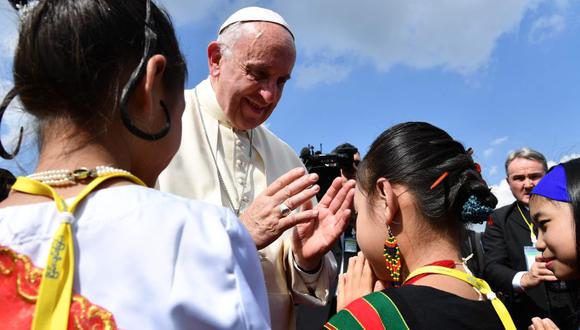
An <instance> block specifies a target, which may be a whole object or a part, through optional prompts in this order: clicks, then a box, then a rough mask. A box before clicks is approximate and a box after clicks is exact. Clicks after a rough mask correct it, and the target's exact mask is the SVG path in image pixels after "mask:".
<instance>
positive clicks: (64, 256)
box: [12, 173, 145, 330]
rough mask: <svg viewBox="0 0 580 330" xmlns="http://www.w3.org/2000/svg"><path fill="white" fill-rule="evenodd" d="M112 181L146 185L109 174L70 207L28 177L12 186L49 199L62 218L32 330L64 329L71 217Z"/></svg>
mask: <svg viewBox="0 0 580 330" xmlns="http://www.w3.org/2000/svg"><path fill="white" fill-rule="evenodd" d="M111 178H126V179H129V180H131V181H133V182H135V183H137V184H139V185H143V186H144V185H145V184H144V183H143V181H141V180H139V178H137V177H136V176H134V175H132V174H129V173H110V174H107V175H104V176H101V177H98V178H95V179H94V180H93V181H91V182H90V183H89V184H88V185H87V186H86V187H85V188H84V189H83V190H82V191H81V192H80V194H79V195H78V196H76V197H75V199H74V201H73V203H72V204H71V205H70V206H69V205H67V203H66V201H65V200H64V199H63V198H62V197H60V196H59V195H58V193H57V192H56V191H55V190H54V189H53V188H52V187H50V186H49V185H47V184H44V183H42V182H39V181H36V180H33V179H30V178H27V177H18V178H17V179H16V182H15V183H14V185H13V186H12V189H14V190H16V191H20V192H23V193H27V194H33V195H42V196H47V197H51V198H52V199H54V201H55V203H56V207H57V209H58V211H59V212H60V215H61V216H62V219H61V224H60V225H59V226H58V228H57V230H56V233H55V234H54V237H53V239H52V245H51V248H50V253H49V256H48V261H47V262H46V268H45V270H44V272H43V274H42V282H41V283H40V289H39V291H38V298H37V301H36V310H35V312H34V319H33V322H32V329H34V330H40V329H41V330H49V329H67V326H68V317H69V309H70V303H71V299H72V287H73V279H74V269H75V265H74V260H75V258H74V240H73V235H72V226H71V222H72V221H74V216H73V215H72V214H73V213H74V211H75V209H76V207H77V205H78V204H79V203H80V202H81V201H82V200H83V199H84V198H85V197H86V196H87V195H89V194H90V193H91V192H92V191H93V190H94V189H95V188H96V187H97V186H98V185H99V184H101V183H103V182H104V181H106V180H109V179H111Z"/></svg>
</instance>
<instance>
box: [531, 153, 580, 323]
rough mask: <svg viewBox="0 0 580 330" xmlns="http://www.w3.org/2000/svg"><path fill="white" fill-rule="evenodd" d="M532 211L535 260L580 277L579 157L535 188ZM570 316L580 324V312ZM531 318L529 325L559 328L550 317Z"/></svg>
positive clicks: (568, 275)
mask: <svg viewBox="0 0 580 330" xmlns="http://www.w3.org/2000/svg"><path fill="white" fill-rule="evenodd" d="M530 214H531V215H532V219H533V221H534V223H535V224H536V226H537V228H538V234H539V235H538V241H537V243H536V248H537V249H538V250H539V251H540V252H541V255H538V256H537V257H536V261H537V262H544V263H546V268H547V269H548V270H550V271H552V272H553V273H554V275H555V276H556V277H557V278H558V279H560V280H567V281H573V282H575V281H577V280H580V267H579V266H580V250H579V248H580V226H579V222H580V158H578V159H573V160H571V161H568V162H566V163H562V164H559V165H557V166H554V167H553V168H552V169H551V170H550V171H549V172H548V173H547V174H546V176H545V177H544V178H543V179H542V180H541V181H540V182H539V183H538V185H537V186H536V187H535V188H534V190H533V191H532V196H531V198H530ZM571 284H572V285H575V283H571ZM577 298H578V297H577ZM576 305H578V304H576ZM570 317H572V318H575V319H576V322H575V323H576V324H578V325H580V317H579V315H578V312H576V313H574V314H573V315H571V316H570ZM532 321H533V324H532V325H531V326H530V329H535V330H539V329H557V328H556V326H555V325H554V323H552V322H551V321H550V320H549V319H544V320H541V319H540V318H534V319H533V320H532Z"/></svg>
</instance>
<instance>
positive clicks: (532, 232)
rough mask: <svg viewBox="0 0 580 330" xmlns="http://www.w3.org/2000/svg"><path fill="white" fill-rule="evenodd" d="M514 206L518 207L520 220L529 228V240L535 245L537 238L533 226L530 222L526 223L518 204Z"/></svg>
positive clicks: (526, 219)
mask: <svg viewBox="0 0 580 330" xmlns="http://www.w3.org/2000/svg"><path fill="white" fill-rule="evenodd" d="M516 205H517V207H518V211H520V214H521V216H522V218H523V219H524V221H525V222H526V225H528V228H530V239H531V240H532V243H533V244H534V245H536V241H537V238H536V233H534V224H533V223H532V222H530V221H528V218H526V216H525V215H524V212H522V209H521V208H520V204H518V203H516Z"/></svg>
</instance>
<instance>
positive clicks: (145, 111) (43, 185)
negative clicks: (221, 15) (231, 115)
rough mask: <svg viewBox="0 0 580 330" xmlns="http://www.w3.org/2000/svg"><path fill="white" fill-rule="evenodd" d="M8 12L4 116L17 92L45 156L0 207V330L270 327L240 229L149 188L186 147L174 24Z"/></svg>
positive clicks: (143, 0) (104, 15)
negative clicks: (14, 28)
mask: <svg viewBox="0 0 580 330" xmlns="http://www.w3.org/2000/svg"><path fill="white" fill-rule="evenodd" d="M11 3H12V4H13V6H14V7H15V8H17V9H19V12H20V15H21V19H20V34H19V39H18V45H17V48H16V54H15V57H14V68H13V73H14V87H13V88H12V89H11V90H10V91H9V92H8V94H7V95H6V97H5V99H4V102H2V105H1V107H0V118H1V116H2V114H3V113H4V110H5V109H6V107H7V106H8V104H9V103H10V101H11V100H12V99H13V98H15V97H16V96H18V97H19V99H20V101H21V103H22V105H23V107H24V109H25V111H27V112H29V113H30V114H32V115H34V116H35V117H36V118H37V119H38V121H39V127H40V132H39V141H40V142H39V144H40V155H39V161H38V166H37V168H36V172H35V173H33V174H31V175H29V176H27V177H18V178H17V180H16V182H15V183H14V185H13V186H12V190H11V192H10V194H9V196H8V198H7V199H5V200H4V201H3V202H2V203H0V300H1V301H2V307H1V308H0V324H2V327H3V328H11V329H21V328H30V327H31V326H32V328H34V329H66V328H75V329H76V328H82V329H84V328H91V329H94V328H106V329H115V328H118V327H119V328H128V329H179V328H197V329H250V328H251V329H264V328H269V327H270V320H269V311H268V305H267V304H268V302H267V299H266V293H265V287H264V278H263V276H262V273H261V271H260V263H259V259H258V255H257V252H256V247H255V245H254V243H253V241H252V239H251V238H250V236H249V235H248V233H247V231H246V230H245V229H244V228H243V226H242V225H241V224H240V222H239V220H238V219H237V218H236V217H235V216H234V215H233V214H232V213H231V212H229V211H227V210H226V209H222V208H218V207H215V206H211V205H208V204H204V203H201V202H196V201H191V200H187V199H183V198H179V197H176V196H173V195H170V194H166V193H162V192H160V191H158V190H155V189H152V188H150V187H153V186H154V184H155V181H156V179H157V176H158V175H159V173H160V172H161V171H162V170H163V169H164V168H165V167H166V166H167V164H168V163H169V161H170V159H171V158H172V157H173V155H174V154H175V152H176V151H177V149H178V147H179V144H180V138H181V115H182V112H183V109H184V99H183V85H184V79H185V76H186V65H185V61H184V59H183V56H182V55H181V52H180V50H179V46H178V43H177V39H176V37H175V33H174V30H173V27H172V24H171V22H170V19H169V17H168V16H167V15H166V14H165V12H164V11H162V10H161V9H160V8H158V6H157V5H155V3H153V2H151V1H150V0H123V1H116V0H91V1H79V0H40V1H34V2H28V1H23V0H18V1H16V0H14V1H11ZM21 138H22V136H21ZM17 151H18V148H16V150H14V151H13V152H9V151H7V150H6V149H5V148H4V147H3V146H2V145H1V144H0V154H1V155H2V157H4V158H6V159H10V158H12V157H13V156H14V154H15V153H16V152H17ZM55 202H56V203H55Z"/></svg>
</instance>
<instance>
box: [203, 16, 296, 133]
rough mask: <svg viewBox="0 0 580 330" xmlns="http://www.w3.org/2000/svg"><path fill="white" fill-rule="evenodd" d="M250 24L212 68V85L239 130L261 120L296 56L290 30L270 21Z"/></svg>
mask: <svg viewBox="0 0 580 330" xmlns="http://www.w3.org/2000/svg"><path fill="white" fill-rule="evenodd" d="M245 24H254V25H255V28H256V30H257V33H252V32H249V33H244V34H243V35H242V36H241V37H240V38H239V40H238V41H237V42H236V43H235V44H234V46H233V47H232V53H231V55H230V56H225V57H224V56H222V58H221V60H220V61H219V64H218V65H216V66H215V68H213V69H212V73H211V74H212V86H213V88H214V90H215V92H216V96H217V100H218V103H219V104H220V106H221V108H222V109H223V111H224V113H225V114H226V116H227V118H228V120H229V121H230V124H231V125H232V126H233V127H235V128H237V129H241V130H247V129H252V128H255V127H257V126H259V125H260V124H262V123H263V122H264V121H266V119H268V117H269V116H270V115H271V114H272V112H273V111H274V108H275V107H276V105H277V104H278V101H279V100H280V98H281V97H282V91H283V89H284V84H285V83H286V81H287V80H288V79H290V73H291V72H292V68H293V66H294V62H295V59H296V51H295V48H294V41H293V39H292V37H291V35H290V33H289V32H288V31H287V30H286V29H285V28H283V27H282V26H280V25H277V24H273V23H265V22H258V23H245Z"/></svg>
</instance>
